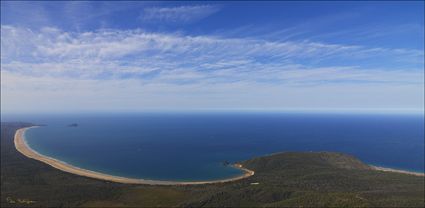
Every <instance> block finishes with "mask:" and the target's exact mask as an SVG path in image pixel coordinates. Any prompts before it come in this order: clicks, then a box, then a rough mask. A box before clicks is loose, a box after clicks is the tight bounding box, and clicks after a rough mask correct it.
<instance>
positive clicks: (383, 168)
mask: <svg viewBox="0 0 425 208" xmlns="http://www.w3.org/2000/svg"><path fill="white" fill-rule="evenodd" d="M371 167H372V169H374V170H378V171H387V172H395V173H403V174H409V175H415V176H425V173H418V172H413V171H406V170H397V169H392V168H385V167H379V166H373V165H371Z"/></svg>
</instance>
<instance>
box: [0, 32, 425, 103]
mask: <svg viewBox="0 0 425 208" xmlns="http://www.w3.org/2000/svg"><path fill="white" fill-rule="evenodd" d="M1 33H2V34H1V35H2V39H1V51H2V54H1V59H2V65H1V75H2V77H1V79H2V80H1V81H2V83H1V90H2V109H8V110H19V109H21V110H22V109H28V108H29V107H28V103H31V107H32V108H34V109H46V110H48V109H51V108H53V107H52V106H54V107H55V108H57V109H58V110H60V109H76V110H78V109H83V108H92V109H100V108H99V106H105V107H104V108H105V110H106V109H107V108H109V109H115V110H120V109H123V108H125V109H133V110H134V109H139V108H153V107H164V108H171V107H173V106H183V108H196V107H207V108H208V107H211V108H213V107H222V108H228V107H241V108H243V107H246V108H251V107H253V108H255V107H258V108H261V107H263V108H268V107H273V108H280V107H312V106H313V107H314V106H325V107H326V106H327V107H359V106H360V107H361V106H369V107H371V106H376V107H380V106H386V107H415V108H418V107H421V106H423V93H424V90H423V87H424V81H423V80H424V71H423V62H419V67H418V63H417V62H415V61H417V60H418V59H421V60H423V56H424V55H423V52H422V51H418V50H408V49H386V48H368V47H364V46H352V45H337V44H326V43H317V42H309V41H299V42H294V41H291V42H290V41H286V42H277V41H266V40H260V39H253V38H251V39H246V38H225V37H214V36H188V35H181V34H165V33H148V32H145V31H143V30H124V31H123V30H99V31H92V32H84V33H76V32H74V33H69V32H64V31H61V30H58V29H56V28H43V29H41V30H38V31H35V30H29V29H25V28H19V27H13V26H4V25H2V27H1ZM377 58H384V59H385V60H386V61H385V62H383V63H381V62H380V60H379V61H376V59H377ZM329 60H331V61H330V62H328V61H329ZM321 62H323V63H326V64H317V63H321ZM365 62H366V64H365ZM341 63H342V64H341ZM367 63H376V64H378V65H381V66H380V67H369V66H367ZM401 66H403V67H401ZM75 100H78V102H72V101H75ZM35 101H37V102H35ZM49 103H50V107H49Z"/></svg>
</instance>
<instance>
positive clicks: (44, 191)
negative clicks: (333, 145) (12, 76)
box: [1, 123, 425, 207]
mask: <svg viewBox="0 0 425 208" xmlns="http://www.w3.org/2000/svg"><path fill="white" fill-rule="evenodd" d="M28 125H30V124H28V123H2V124H1V207H40V206H41V207H46V206H50V207H59V206H67V207H75V206H83V207H89V206H93V207H96V206H97V207H107V206H109V207H124V206H134V207H140V206H148V207H153V206H159V207H170V206H187V207H219V206H248V207H252V206H261V207H285V206H289V207H294V206H295V207H301V206H302V207H312V206H316V207H324V206H332V207H352V206H356V207H376V206H378V207H389V206H393V207H401V206H406V207H424V205H425V201H424V177H419V176H411V175H405V174H399V173H388V172H380V171H374V170H370V168H369V167H368V166H367V165H365V164H363V163H362V162H360V161H359V160H357V159H356V158H354V157H351V156H348V155H344V154H339V153H329V152H319V153H317V152H304V153H295V152H292V153H280V154H274V155H269V156H265V157H261V158H254V159H251V160H248V161H244V162H243V164H244V166H246V167H247V168H249V169H252V170H255V171H256V173H255V175H254V176H253V177H250V178H248V179H245V180H241V181H237V182H231V183H225V184H215V185H200V186H148V185H125V184H118V183H110V182H106V181H100V180H94V179H89V178H85V177H80V176H76V175H72V174H68V173H64V172H62V171H59V170H56V169H54V168H51V167H50V166H48V165H46V164H44V163H41V162H38V161H35V160H32V159H28V158H26V157H25V156H23V155H21V154H20V153H19V152H17V151H16V149H15V148H14V143H13V137H14V134H15V131H16V129H18V128H21V127H24V126H28Z"/></svg>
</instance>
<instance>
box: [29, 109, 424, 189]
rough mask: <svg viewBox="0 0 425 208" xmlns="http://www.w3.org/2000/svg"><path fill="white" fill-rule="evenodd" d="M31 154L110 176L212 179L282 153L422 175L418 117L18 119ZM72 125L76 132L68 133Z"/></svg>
mask: <svg viewBox="0 0 425 208" xmlns="http://www.w3.org/2000/svg"><path fill="white" fill-rule="evenodd" d="M25 119H26V120H25V121H29V122H34V123H41V124H46V125H47V126H44V127H40V128H34V129H30V130H29V131H27V134H26V138H27V142H28V144H29V145H30V146H31V148H33V149H34V150H36V151H38V152H40V153H42V154H44V155H47V156H51V157H53V158H56V159H59V160H62V161H65V162H67V163H70V164H72V165H75V166H78V167H81V168H85V169H90V170H95V171H99V172H104V173H108V174H112V175H118V176H125V177H132V178H143V179H158V180H177V181H190V180H212V179H223V178H228V177H232V176H236V175H239V174H241V172H240V171H239V170H237V169H234V168H231V167H227V166H224V165H223V164H222V163H223V161H229V162H236V161H241V160H245V159H249V158H252V157H255V156H261V155H265V154H270V153H274V152H282V151H337V152H344V153H348V154H352V155H354V156H356V157H358V158H360V159H361V160H363V161H364V162H367V163H370V164H375V165H380V166H385V167H391V168H399V169H405V170H414V171H420V172H423V171H424V115H383V114H381V115H366V114H364V115H354V114H352V115H351V114H319V113H315V114H307V113H137V114H104V115H102V114H93V115H55V116H33V117H28V116H27V117H26V118H25ZM71 123H77V124H78V127H68V125H69V124H71Z"/></svg>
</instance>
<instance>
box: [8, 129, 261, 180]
mask: <svg viewBox="0 0 425 208" xmlns="http://www.w3.org/2000/svg"><path fill="white" fill-rule="evenodd" d="M35 127H38V126H33V127H27V128H22V129H18V130H17V132H16V135H15V140H14V142H15V147H16V149H17V150H18V151H19V152H21V153H22V154H23V155H25V156H27V157H29V158H32V159H35V160H38V161H41V162H44V163H46V164H48V165H50V166H52V167H54V168H56V169H59V170H62V171H64V172H68V173H72V174H76V175H81V176H85V177H89V178H95V179H100V180H106V181H112V182H118V183H127V184H148V185H200V184H210V183H225V182H230V181H235V180H240V179H244V178H247V177H250V176H253V175H254V171H252V170H248V169H246V168H243V167H242V165H240V164H234V165H232V167H233V168H236V169H239V170H241V171H242V172H244V174H243V175H240V176H237V177H233V178H228V179H221V180H211V181H160V180H146V179H136V178H126V177H121V176H113V175H109V174H104V173H100V172H96V171H91V170H87V169H82V168H79V167H76V166H73V165H71V164H68V163H66V162H64V161H60V160H57V159H54V158H52V157H48V156H45V155H42V154H40V153H38V152H37V151H34V150H33V149H31V148H30V147H29V146H28V144H27V142H26V139H25V131H27V130H28V129H31V128H35Z"/></svg>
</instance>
